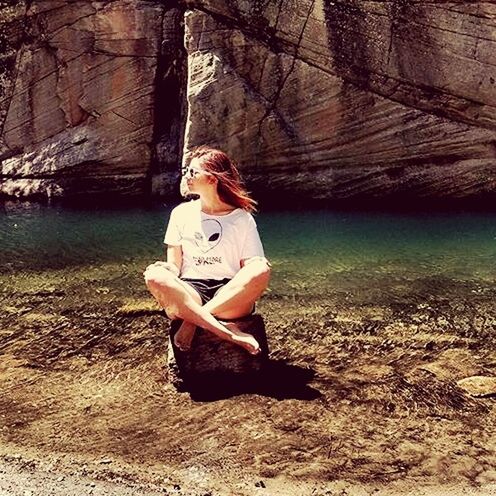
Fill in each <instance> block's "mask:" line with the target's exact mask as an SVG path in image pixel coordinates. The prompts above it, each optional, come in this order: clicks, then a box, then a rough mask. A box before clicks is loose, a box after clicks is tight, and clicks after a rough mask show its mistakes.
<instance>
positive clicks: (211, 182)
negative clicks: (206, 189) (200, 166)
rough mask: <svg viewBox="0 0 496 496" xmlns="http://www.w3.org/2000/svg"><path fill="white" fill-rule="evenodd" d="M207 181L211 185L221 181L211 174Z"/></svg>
mask: <svg viewBox="0 0 496 496" xmlns="http://www.w3.org/2000/svg"><path fill="white" fill-rule="evenodd" d="M207 180H208V182H209V183H210V184H217V183H218V182H219V180H218V179H217V178H216V177H215V176H214V175H213V174H209V175H208V176H207Z"/></svg>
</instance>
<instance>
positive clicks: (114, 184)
mask: <svg viewBox="0 0 496 496" xmlns="http://www.w3.org/2000/svg"><path fill="white" fill-rule="evenodd" d="M2 5H5V7H3V8H2V10H0V24H1V26H0V27H1V29H0V32H1V34H0V47H2V55H1V57H0V91H1V94H0V130H1V133H0V161H1V164H2V172H1V174H2V176H1V177H2V184H1V186H0V191H1V192H2V193H3V194H9V195H17V196H27V195H29V194H42V195H46V196H53V195H59V196H71V195H77V194H97V193H104V194H116V195H122V196H127V195H149V194H151V193H157V194H161V195H166V196H170V195H172V192H173V191H174V190H175V189H176V188H177V183H178V179H179V171H180V166H181V163H180V162H181V157H182V156H183V151H184V152H185V156H186V157H187V153H188V151H189V150H191V149H192V148H193V147H195V146H197V145H200V144H205V143H207V144H210V145H213V146H217V147H220V148H222V149H225V150H226V151H227V152H228V153H229V154H231V155H232V156H233V157H235V158H236V159H237V161H238V162H239V163H240V166H241V168H242V171H243V174H244V176H245V177H246V178H247V180H248V183H249V187H250V189H251V190H252V191H253V192H254V194H255V196H257V197H263V196H273V193H274V191H278V192H281V193H285V195H286V196H285V198H287V199H290V198H291V197H292V196H296V195H299V196H302V197H305V198H322V199H346V198H361V197H363V198H385V197H396V198H401V199H405V198H411V199H417V198H424V197H428V198H445V197H452V198H459V197H467V196H470V197H484V196H486V195H489V196H493V195H494V192H495V191H496V172H495V171H496V167H495V166H496V140H495V134H494V131H495V129H496V103H495V102H496V98H495V97H496V90H495V87H496V73H495V72H496V71H495V67H496V55H495V54H496V29H495V28H496V7H495V6H494V4H493V3H491V2H470V3H467V2H463V3H460V2H440V3H433V2H426V3H423V2H418V1H416V0H415V1H414V0H392V1H390V2H376V1H358V0H333V1H325V0H298V1H297V0H268V1H264V2H262V1H258V0H256V1H247V0H194V1H193V0H183V1H181V0H177V1H165V0H164V1H163V2H162V1H159V0H156V1H145V0H142V1H130V0H115V1H111V0H107V1H93V2H92V1H88V0H85V1H83V0H79V1H75V2H62V1H60V0H44V1H41V0H34V1H31V2H26V3H23V2H17V1H10V2H3V3H2ZM186 9H189V10H187V11H186V12H185V10H186ZM184 29H185V36H183V34H184V33H183V30H184ZM183 141H184V149H183Z"/></svg>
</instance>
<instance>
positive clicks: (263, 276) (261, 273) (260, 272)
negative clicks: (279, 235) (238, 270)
mask: <svg viewBox="0 0 496 496" xmlns="http://www.w3.org/2000/svg"><path fill="white" fill-rule="evenodd" d="M245 267H247V268H248V269H249V270H250V273H251V278H252V280H254V281H256V282H257V283H258V284H260V285H262V286H267V285H268V284H269V279H270V272H271V269H270V263H269V261H268V260H267V259H266V258H265V257H256V258H255V259H253V260H250V262H249V263H248V264H247V265H245Z"/></svg>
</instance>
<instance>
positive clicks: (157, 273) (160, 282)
mask: <svg viewBox="0 0 496 496" xmlns="http://www.w3.org/2000/svg"><path fill="white" fill-rule="evenodd" d="M143 276H144V278H145V283H146V285H147V286H148V288H150V289H151V288H169V287H171V286H173V285H174V284H175V276H174V274H172V272H170V271H169V270H167V269H165V268H163V267H157V266H153V265H150V266H148V267H147V268H146V269H145V272H144V273H143Z"/></svg>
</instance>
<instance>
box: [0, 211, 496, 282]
mask: <svg viewBox="0 0 496 496" xmlns="http://www.w3.org/2000/svg"><path fill="white" fill-rule="evenodd" d="M169 212H170V209H169V208H167V207H165V206H164V207H155V208H130V209H125V210H124V209H114V210H110V209H107V210H102V209H98V210H91V209H86V210H81V209H67V208H65V209H64V208H61V207H56V208H54V207H45V206H39V205H38V206H36V205H31V204H24V205H21V204H18V205H14V206H10V207H5V208H4V211H3V213H2V214H1V216H0V242H1V250H0V266H1V270H2V271H4V272H5V271H8V272H14V273H15V272H16V271H26V270H28V271H29V270H34V271H40V270H41V271H42V270H46V269H60V268H63V267H70V266H81V265H82V266H84V265H88V264H91V265H94V264H98V263H109V262H110V263H112V262H116V263H122V264H134V263H136V264H142V263H146V262H147V261H152V260H155V259H158V258H160V257H162V256H163V245H162V238H163V234H164V231H165V227H166V223H167V219H168V216H169ZM256 219H257V223H258V226H259V231H260V234H261V237H262V240H263V243H264V246H265V250H266V254H267V256H268V257H269V258H270V259H271V260H272V262H273V264H274V267H275V269H276V270H275V271H274V277H276V279H277V280H278V281H279V283H280V284H281V285H283V286H284V281H285V280H287V281H289V279H294V278H295V276H297V275H299V274H300V275H302V276H304V278H305V280H306V282H307V283H309V284H310V285H312V283H317V282H318V280H321V279H322V278H326V277H327V276H328V275H330V274H337V273H343V272H349V271H355V272H360V273H361V274H362V275H364V276H367V275H370V276H375V275H377V274H380V273H381V272H384V271H386V272H391V271H392V272H395V271H396V272H398V273H400V272H402V271H409V272H411V271H414V272H417V273H418V274H426V275H428V274H432V273H438V274H444V275H446V276H449V277H455V278H474V279H478V278H482V279H485V278H487V277H490V278H492V276H493V274H494V273H495V269H496V215H495V214H493V213H466V212H465V213H460V212H458V213H429V214H426V213H422V214H412V213H408V214H406V213H397V214H391V213H381V212H374V213H364V212H333V211H326V210H312V211H306V212H302V211H263V212H260V213H259V214H258V215H257V217H256ZM363 284H367V280H364V281H363Z"/></svg>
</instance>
